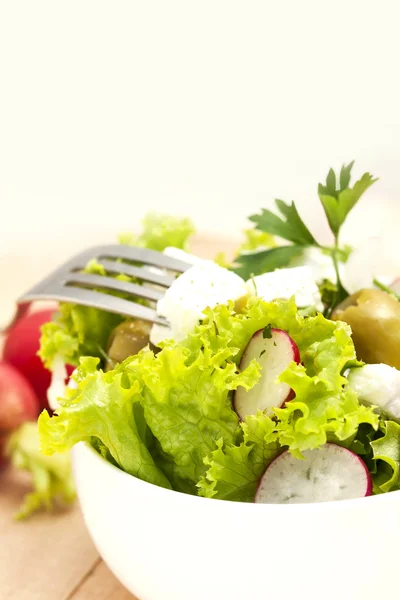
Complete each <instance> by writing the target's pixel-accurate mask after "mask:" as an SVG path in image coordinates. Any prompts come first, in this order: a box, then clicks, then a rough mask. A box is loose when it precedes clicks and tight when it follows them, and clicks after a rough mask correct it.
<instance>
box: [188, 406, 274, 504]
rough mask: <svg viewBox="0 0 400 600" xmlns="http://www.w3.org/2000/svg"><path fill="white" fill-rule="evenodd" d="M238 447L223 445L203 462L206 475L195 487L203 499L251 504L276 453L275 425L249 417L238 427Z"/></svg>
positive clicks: (256, 417) (261, 416) (261, 418)
mask: <svg viewBox="0 0 400 600" xmlns="http://www.w3.org/2000/svg"><path fill="white" fill-rule="evenodd" d="M240 425H241V430H242V437H243V440H242V442H241V443H240V444H236V445H235V444H228V445H225V446H224V445H223V440H222V439H221V440H218V442H217V448H216V450H214V451H213V452H211V453H210V454H209V455H208V456H207V457H206V458H205V459H204V463H205V465H206V466H207V471H206V473H205V474H204V475H203V477H202V478H201V480H200V482H199V483H198V484H197V487H198V489H199V494H200V495H201V496H204V497H206V498H218V499H220V500H235V501H240V502H253V501H254V497H255V494H256V490H257V486H258V483H259V481H260V478H261V476H262V474H263V473H264V471H265V469H266V468H267V466H268V465H269V463H270V462H271V460H273V459H274V458H275V457H276V456H277V455H278V453H279V452H280V448H279V445H278V443H277V441H276V440H277V437H278V436H277V434H276V432H275V423H274V422H273V421H272V419H270V418H269V417H268V416H266V415H264V414H263V413H261V412H260V413H258V414H257V415H255V416H249V417H247V418H246V420H245V422H244V423H241V424H240Z"/></svg>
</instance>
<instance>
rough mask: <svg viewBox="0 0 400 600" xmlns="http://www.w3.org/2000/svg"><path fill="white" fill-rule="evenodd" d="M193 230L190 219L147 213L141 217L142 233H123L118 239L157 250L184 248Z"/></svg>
mask: <svg viewBox="0 0 400 600" xmlns="http://www.w3.org/2000/svg"><path fill="white" fill-rule="evenodd" d="M194 231H195V229H194V226H193V223H192V221H191V220H190V219H187V218H183V219H181V218H178V217H173V216H171V215H160V214H156V213H149V214H148V215H146V216H145V218H144V219H143V231H142V233H140V234H139V235H138V236H135V235H134V234H132V233H123V234H121V235H120V236H119V238H118V240H119V242H120V244H127V245H129V246H140V247H142V248H150V249H151V250H158V251H159V252H162V251H163V250H164V249H165V248H167V247H168V246H174V247H175V248H181V249H182V250H185V249H186V248H187V243H188V240H189V238H190V236H191V235H192V234H193V233H194Z"/></svg>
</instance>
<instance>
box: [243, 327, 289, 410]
mask: <svg viewBox="0 0 400 600" xmlns="http://www.w3.org/2000/svg"><path fill="white" fill-rule="evenodd" d="M253 359H256V360H257V361H258V362H259V363H260V365H261V367H262V371H261V377H260V381H259V382H258V383H257V384H256V385H255V386H254V387H253V388H252V389H251V390H248V391H247V390H245V388H243V387H239V388H238V389H237V390H236V392H235V396H234V401H233V406H234V409H235V411H236V412H237V414H238V415H239V417H240V418H241V419H244V418H245V417H246V416H247V415H255V414H257V412H258V411H259V410H261V411H263V412H265V413H268V412H271V410H272V408H275V407H281V406H283V405H284V404H285V403H286V402H288V401H289V400H291V399H292V398H293V390H292V389H291V388H290V386H289V385H288V384H287V383H279V382H277V378H278V377H279V375H281V374H282V373H283V371H285V369H286V368H287V367H288V366H289V365H290V363H291V362H293V361H294V362H295V363H299V362H300V352H299V349H298V347H297V345H296V343H295V342H294V341H293V340H292V338H291V337H290V335H289V334H288V333H287V332H286V331H283V330H282V329H274V328H271V327H266V328H264V329H260V330H259V331H257V332H256V333H255V334H254V335H253V337H252V338H251V340H250V342H249V343H248V344H247V346H246V349H245V351H244V353H243V357H242V360H241V362H240V368H241V370H244V369H245V368H246V367H247V366H248V365H249V363H250V362H251V361H252V360H253Z"/></svg>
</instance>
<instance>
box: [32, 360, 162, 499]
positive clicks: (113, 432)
mask: <svg viewBox="0 0 400 600" xmlns="http://www.w3.org/2000/svg"><path fill="white" fill-rule="evenodd" d="M98 362H99V361H98V359H96V358H84V359H81V366H80V367H79V368H78V371H77V373H76V375H74V379H75V382H76V383H77V388H76V389H68V390H67V397H66V398H64V399H63V400H60V405H61V406H60V408H59V409H58V410H57V414H56V415H54V416H53V417H50V416H49V414H48V413H47V411H44V412H43V413H42V414H41V415H40V417H39V433H40V440H41V449H42V452H43V453H44V454H46V455H52V454H54V453H55V452H65V451H66V450H69V449H70V448H71V447H72V446H73V445H74V444H76V443H78V442H81V441H86V442H91V440H92V437H94V438H98V439H99V440H100V441H101V443H102V444H103V445H104V446H106V448H107V449H108V451H109V452H110V454H111V456H112V458H113V460H114V461H115V462H116V463H117V465H118V466H119V467H120V468H121V469H123V470H124V471H126V472H127V473H130V474H131V475H135V476H137V477H139V478H140V479H143V480H144V481H148V482H149V483H154V484H156V485H160V486H162V487H166V488H170V487H171V485H170V482H169V481H168V479H167V477H166V476H165V475H164V473H163V472H162V471H161V469H160V468H159V467H158V466H157V465H156V464H155V461H154V459H153V457H152V455H151V452H150V449H149V447H150V445H151V444H150V441H151V436H150V432H149V431H148V428H147V425H146V423H145V421H144V419H143V411H142V407H141V404H140V401H141V384H140V382H139V381H138V379H137V378H136V377H135V376H131V374H130V371H129V370H128V369H127V368H126V363H122V364H121V365H120V366H119V367H117V368H116V369H115V370H114V371H110V372H108V373H103V372H102V371H98V370H97V366H98Z"/></svg>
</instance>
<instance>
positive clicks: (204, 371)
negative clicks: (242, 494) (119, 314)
mask: <svg viewBox="0 0 400 600" xmlns="http://www.w3.org/2000/svg"><path fill="white" fill-rule="evenodd" d="M235 352H236V350H232V349H229V348H225V349H222V350H221V351H219V352H216V353H212V352H210V351H209V350H207V349H205V350H204V351H199V352H198V354H197V356H196V358H195V360H193V361H191V360H190V352H189V351H188V350H187V349H186V348H184V347H182V346H181V345H175V346H172V345H171V346H166V347H165V348H164V349H163V350H162V351H161V352H160V353H159V354H158V355H157V356H155V357H154V355H153V354H152V353H150V352H147V353H143V354H142V356H141V362H140V365H139V367H138V368H139V369H140V374H141V377H142V379H143V382H144V387H143V399H142V403H143V408H144V416H145V419H146V421H147V423H148V425H149V427H150V429H151V431H152V432H153V434H154V436H155V437H156V438H157V440H158V442H159V444H160V446H161V448H162V451H163V453H164V454H165V455H166V457H169V459H172V462H171V460H169V461H168V458H167V463H168V464H167V465H165V466H166V468H168V467H169V472H170V474H171V475H170V476H171V477H172V478H173V481H189V482H191V483H192V484H193V485H194V484H196V483H197V482H198V481H199V479H200V477H201V476H202V474H203V473H204V471H205V465H204V462H203V461H204V458H205V456H207V455H208V454H209V453H210V452H211V451H212V450H213V449H214V448H215V445H216V442H217V440H219V439H221V440H222V441H223V442H225V443H230V442H232V441H233V440H234V436H235V432H236V431H237V428H238V417H237V415H236V413H235V412H234V411H233V409H232V403H231V398H230V391H231V390H234V389H236V388H237V387H238V386H239V385H241V386H244V387H245V388H246V389H249V388H250V387H252V386H253V385H254V384H255V383H256V382H257V381H258V377H259V365H258V364H257V363H256V362H255V361H254V362H252V363H251V364H250V365H249V366H248V367H247V368H246V369H245V370H244V371H243V372H241V373H240V372H239V371H238V368H237V366H236V365H235V364H234V363H233V362H231V361H230V358H231V357H232V355H233V354H234V353H235Z"/></svg>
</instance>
